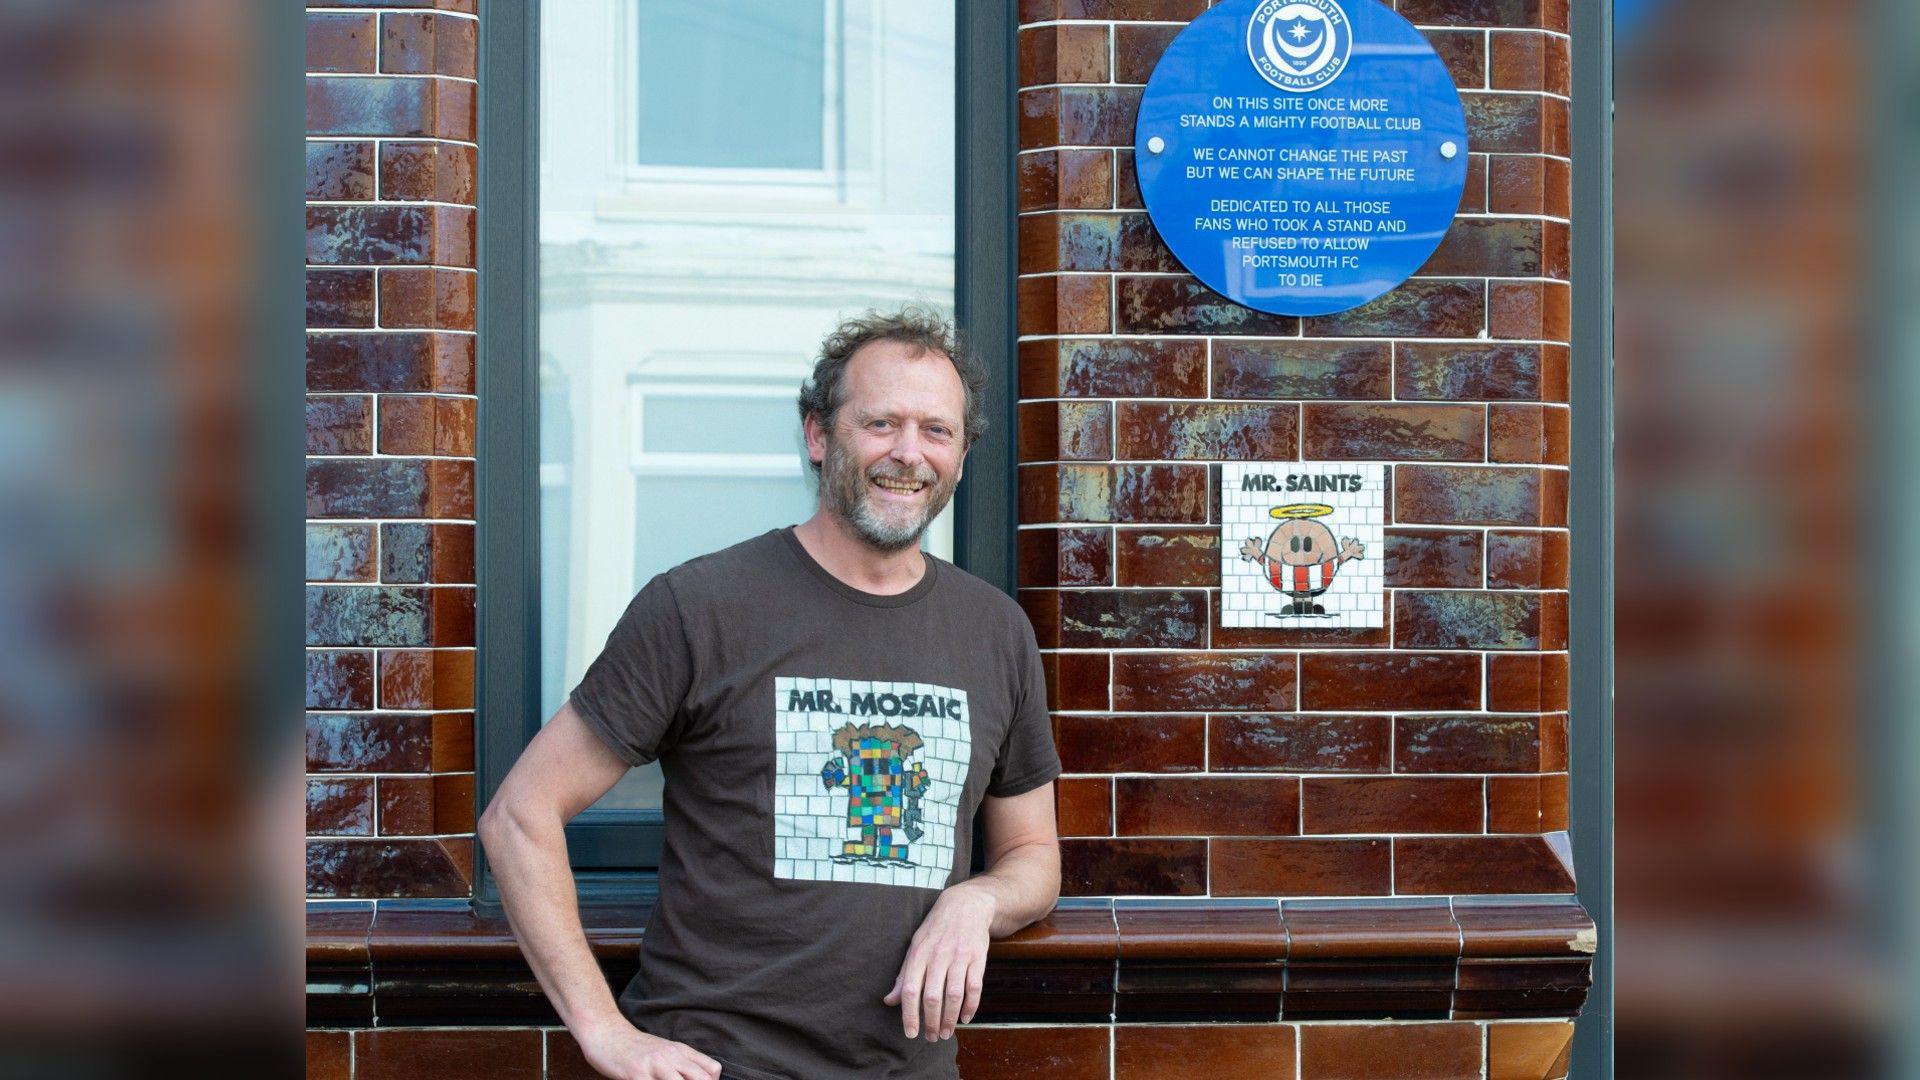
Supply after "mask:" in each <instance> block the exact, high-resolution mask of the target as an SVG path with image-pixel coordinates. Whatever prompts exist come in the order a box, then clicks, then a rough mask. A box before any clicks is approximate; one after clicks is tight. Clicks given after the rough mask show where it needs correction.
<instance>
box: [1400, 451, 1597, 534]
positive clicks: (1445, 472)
mask: <svg viewBox="0 0 1920 1080" xmlns="http://www.w3.org/2000/svg"><path fill="white" fill-rule="evenodd" d="M1560 475H1561V476H1564V474H1560ZM1393 486H1394V491H1393V496H1394V502H1393V506H1394V510H1393V519H1394V520H1395V521H1396V522H1399V523H1401V524H1419V525H1563V524H1565V523H1566V511H1565V507H1564V505H1559V506H1556V505H1554V488H1555V485H1554V483H1553V482H1550V481H1549V480H1548V479H1547V478H1546V476H1545V474H1543V472H1542V470H1540V469H1531V468H1513V467H1501V466H1496V467H1491V468H1486V467H1482V468H1474V467H1470V466H1460V465H1401V466H1397V467H1396V468H1395V469H1394V473H1393ZM1558 487H1559V489H1560V491H1561V493H1562V495H1563V496H1564V488H1565V481H1564V479H1563V480H1560V481H1559V482H1558ZM1562 502H1563V503H1564V498H1563V499H1562Z"/></svg>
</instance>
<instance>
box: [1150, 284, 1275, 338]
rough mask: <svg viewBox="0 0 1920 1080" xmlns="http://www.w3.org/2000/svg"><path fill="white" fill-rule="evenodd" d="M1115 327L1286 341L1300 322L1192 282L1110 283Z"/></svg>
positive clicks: (1156, 332) (1163, 332) (1168, 332)
mask: <svg viewBox="0 0 1920 1080" xmlns="http://www.w3.org/2000/svg"><path fill="white" fill-rule="evenodd" d="M1114 289H1115V296H1116V300H1115V304H1116V310H1115V311H1114V318H1115V325H1116V326H1117V327H1118V328H1119V332H1120V333H1123V334H1141V333H1145V334H1254V335H1261V336H1266V337H1291V336H1294V335H1297V334H1298V333H1299V332H1300V320H1299V319H1296V318H1294V317H1293V316H1291V315H1269V314H1267V313H1265V312H1261V311H1255V310H1253V309H1252V308H1249V307H1242V306H1241V305H1239V304H1236V303H1234V302H1233V301H1231V300H1228V299H1227V298H1226V297H1224V296H1221V295H1220V294H1219V293H1217V292H1214V291H1213V290H1212V289H1209V288H1207V287H1206V286H1205V285H1202V284H1200V283H1199V282H1198V281H1196V280H1194V279H1193V278H1187V277H1120V278H1116V279H1114Z"/></svg>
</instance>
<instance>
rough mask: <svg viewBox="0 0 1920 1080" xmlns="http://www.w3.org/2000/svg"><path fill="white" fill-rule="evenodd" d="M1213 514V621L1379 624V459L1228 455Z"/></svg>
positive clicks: (1382, 503)
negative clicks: (1217, 524) (1216, 601)
mask: <svg viewBox="0 0 1920 1080" xmlns="http://www.w3.org/2000/svg"><path fill="white" fill-rule="evenodd" d="M1220 514H1221V535H1220V624H1221V625H1222V626H1234V627H1258V628H1265V629H1316V630H1319V629H1330V628H1364V629H1378V628H1379V627H1381V626H1383V625H1385V622H1386V592H1385V584H1384V575H1383V566H1382V560H1383V557H1384V553H1385V552H1384V549H1385V547H1386V519H1387V466H1385V465H1356V464H1354V463H1352V462H1345V461H1338V462H1300V461H1267V462H1261V461H1230V462H1227V463H1226V464H1225V465H1224V466H1223V467H1222V468H1221V475H1220Z"/></svg>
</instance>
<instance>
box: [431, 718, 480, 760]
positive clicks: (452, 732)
mask: <svg viewBox="0 0 1920 1080" xmlns="http://www.w3.org/2000/svg"><path fill="white" fill-rule="evenodd" d="M433 771H434V772H437V773H444V772H472V771H473V714H472V713H470V712H468V713H441V714H439V715H437V716H435V717H434V718H433Z"/></svg>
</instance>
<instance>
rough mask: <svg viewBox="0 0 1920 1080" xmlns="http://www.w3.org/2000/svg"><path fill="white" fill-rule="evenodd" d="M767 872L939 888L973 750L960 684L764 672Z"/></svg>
mask: <svg viewBox="0 0 1920 1080" xmlns="http://www.w3.org/2000/svg"><path fill="white" fill-rule="evenodd" d="M773 686H774V689H773V694H774V702H773V711H774V732H775V734H774V738H775V739H776V740H777V743H776V748H777V751H778V753H777V761H776V765H775V769H776V772H775V776H774V787H773V873H774V876H775V877H781V878H788V879H792V880H798V881H866V882H874V883H877V884H881V885H913V886H918V887H920V888H923V889H941V888H945V887H946V884H947V877H948V875H949V874H950V873H951V872H952V870H953V842H954V836H955V823H956V822H957V821H958V820H959V811H960V793H961V791H962V790H963V789H964V788H965V787H966V783H967V767H968V764H969V762H970V761H971V760H972V753H973V728H972V725H971V723H970V722H969V719H968V716H967V692H966V691H965V690H955V689H953V688H951V687H946V686H934V685H932V684H930V683H914V682H870V681H865V680H860V679H824V678H793V677H790V676H785V675H782V676H778V677H776V678H775V679H774V681H773Z"/></svg>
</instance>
